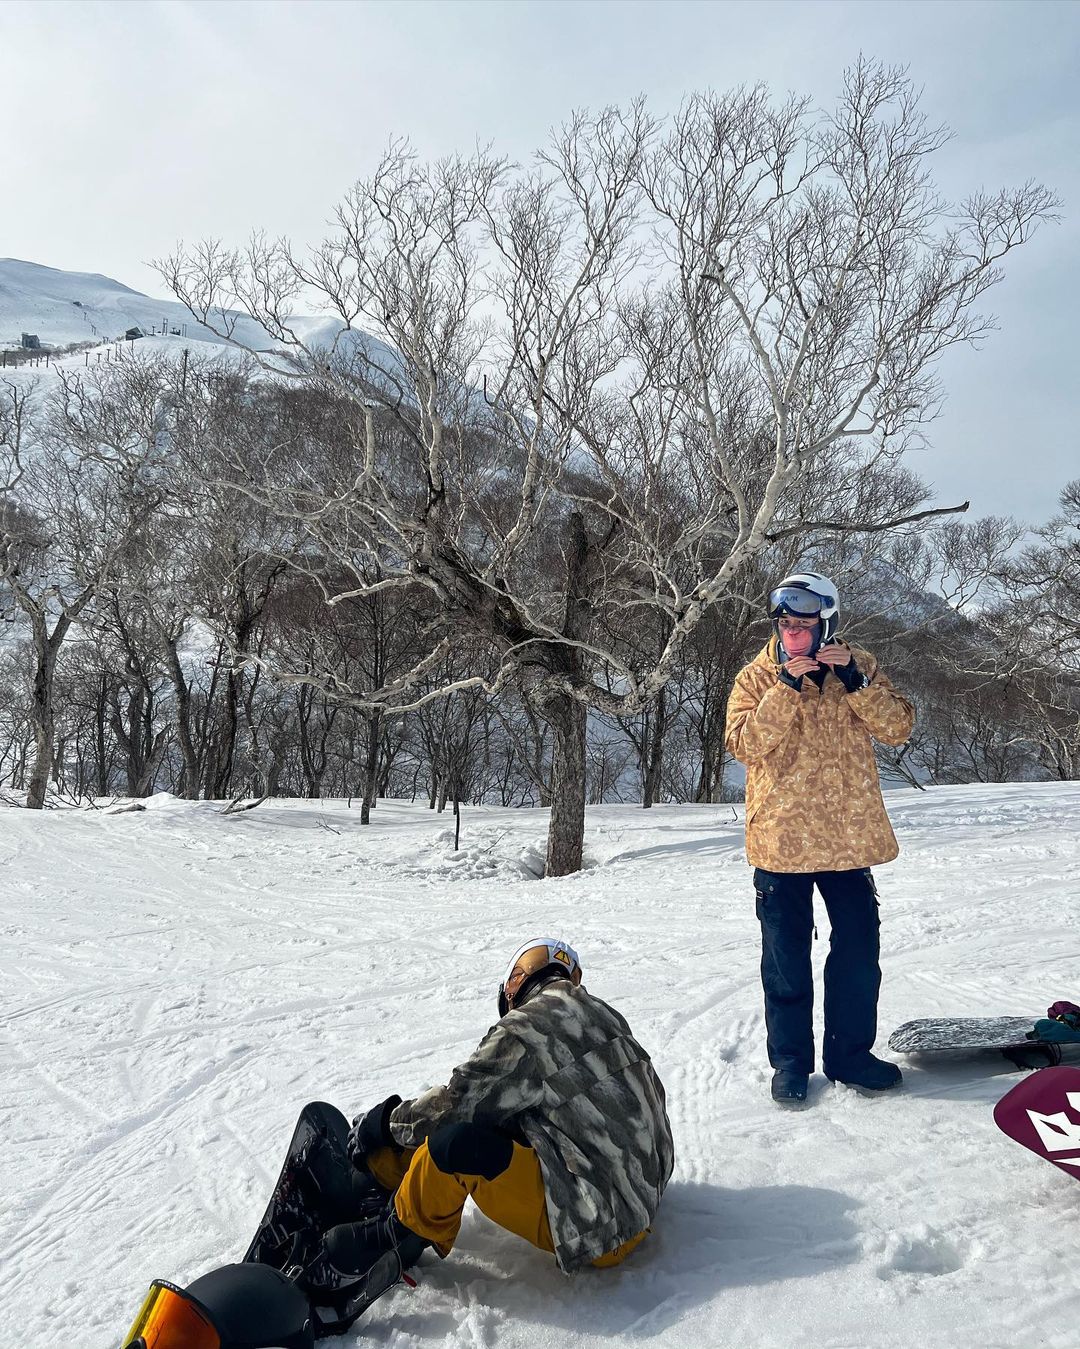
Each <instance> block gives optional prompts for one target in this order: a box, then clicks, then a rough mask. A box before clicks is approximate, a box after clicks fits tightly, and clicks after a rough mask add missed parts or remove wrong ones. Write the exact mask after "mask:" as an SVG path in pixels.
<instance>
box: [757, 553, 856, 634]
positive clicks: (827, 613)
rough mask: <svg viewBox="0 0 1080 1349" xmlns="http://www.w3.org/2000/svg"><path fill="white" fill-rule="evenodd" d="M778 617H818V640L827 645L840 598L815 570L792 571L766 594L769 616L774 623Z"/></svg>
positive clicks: (836, 619)
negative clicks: (819, 631)
mask: <svg viewBox="0 0 1080 1349" xmlns="http://www.w3.org/2000/svg"><path fill="white" fill-rule="evenodd" d="M781 614H794V615H795V616H796V617H797V618H812V617H815V616H816V617H819V618H820V619H821V640H822V642H823V643H824V642H827V641H829V640H830V638H831V637H832V636H833V634H834V633H835V632H836V628H837V624H838V623H839V622H840V596H839V594H838V593H837V589H836V586H834V585H833V583H832V582H831V581H830V580H829V578H828V577H827V576H822V574H821V572H819V571H793V572H792V573H791V574H790V575H789V576H785V577H784V579H783V580H782V581H781V582H780V583H779V584H778V585H777V586H775V587H774V588H773V589H772V590H770V591H769V617H770V618H771V619H772V620H773V622H774V623H775V622H776V620H777V619H778V618H779V617H780V616H781Z"/></svg>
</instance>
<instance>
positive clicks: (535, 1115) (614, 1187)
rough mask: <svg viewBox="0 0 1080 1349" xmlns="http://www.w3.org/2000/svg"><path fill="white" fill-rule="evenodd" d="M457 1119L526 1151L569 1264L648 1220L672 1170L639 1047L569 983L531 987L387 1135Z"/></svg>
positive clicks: (660, 1092) (418, 1139)
mask: <svg viewBox="0 0 1080 1349" xmlns="http://www.w3.org/2000/svg"><path fill="white" fill-rule="evenodd" d="M455 1120H464V1121H468V1120H476V1121H477V1122H478V1123H483V1124H488V1125H492V1126H494V1127H496V1128H503V1129H505V1130H506V1131H507V1132H508V1133H510V1134H511V1135H513V1136H516V1137H517V1138H519V1140H520V1141H522V1142H524V1143H527V1144H528V1145H529V1146H530V1147H531V1148H533V1149H534V1150H535V1152H536V1157H537V1160H538V1161H539V1163H540V1171H541V1174H542V1175H543V1178H544V1193H545V1197H546V1200H547V1212H548V1221H549V1223H550V1224H551V1236H552V1240H553V1242H554V1243H555V1258H556V1260H557V1261H558V1262H559V1265H560V1267H561V1268H562V1269H564V1270H566V1271H570V1270H574V1269H577V1268H579V1267H580V1266H582V1265H588V1264H590V1263H591V1262H592V1261H593V1260H595V1259H596V1258H597V1257H598V1256H601V1255H606V1254H607V1252H608V1251H613V1250H614V1249H615V1248H616V1247H617V1246H621V1245H622V1243H623V1242H624V1241H629V1240H630V1238H631V1237H634V1236H637V1234H638V1233H639V1232H641V1231H643V1230H644V1228H646V1227H648V1226H649V1224H650V1223H651V1222H652V1220H653V1218H654V1217H655V1215H656V1210H657V1208H658V1207H659V1204H660V1197H661V1195H662V1194H663V1193H664V1189H665V1187H666V1185H667V1183H668V1180H669V1179H670V1177H671V1172H672V1167H673V1165H674V1148H673V1145H672V1140H671V1126H670V1124H669V1123H668V1116H667V1108H666V1104H665V1098H664V1088H663V1086H662V1085H661V1083H660V1079H659V1078H658V1077H657V1075H656V1072H655V1070H654V1069H653V1066H652V1062H651V1061H650V1059H649V1056H648V1054H646V1052H645V1050H644V1049H642V1047H641V1046H640V1045H639V1044H638V1042H637V1041H636V1040H635V1039H634V1037H633V1036H632V1035H631V1034H630V1027H629V1026H628V1025H627V1024H626V1022H625V1020H624V1019H623V1018H622V1017H621V1016H620V1015H619V1013H618V1012H616V1011H615V1009H614V1008H613V1007H609V1006H608V1004H607V1003H606V1002H601V1000H600V999H599V998H594V997H593V996H592V995H591V994H589V993H587V992H586V990H585V989H584V988H575V987H574V986H573V984H571V983H570V981H569V980H568V979H561V978H557V977H556V978H553V979H551V980H548V981H546V982H542V983H540V984H539V985H538V986H537V987H535V988H534V989H533V990H532V991H531V992H529V993H528V994H527V995H526V997H525V999H524V1001H523V1002H522V1003H520V1004H519V1005H518V1006H517V1007H515V1008H514V1009H513V1010H512V1011H510V1012H508V1013H507V1014H506V1016H504V1017H503V1018H502V1020H500V1021H498V1022H496V1024H495V1025H494V1026H492V1028H491V1029H490V1030H489V1031H488V1033H487V1035H485V1036H484V1038H483V1040H482V1041H481V1042H480V1044H479V1046H478V1047H477V1049H476V1050H475V1052H474V1053H473V1054H472V1056H471V1057H470V1058H469V1059H468V1060H467V1061H466V1062H465V1063H463V1064H461V1065H460V1067H458V1068H455V1069H454V1071H453V1073H452V1075H451V1077H450V1081H449V1082H448V1083H447V1084H446V1086H444V1087H432V1089H431V1090H430V1091H426V1092H424V1094H423V1095H422V1096H418V1097H416V1098H415V1100H412V1101H403V1102H402V1104H401V1105H399V1106H398V1107H397V1109H396V1110H395V1111H394V1112H393V1114H392V1115H391V1116H390V1132H391V1133H392V1134H393V1136H394V1139H395V1140H396V1141H397V1142H398V1143H399V1144H400V1145H401V1146H402V1147H406V1148H415V1147H419V1145H420V1144H421V1143H422V1142H423V1141H424V1139H425V1138H427V1136H428V1134H429V1133H433V1132H434V1131H435V1130H436V1129H438V1128H439V1127H440V1126H441V1125H443V1124H449V1123H451V1122H453V1121H455Z"/></svg>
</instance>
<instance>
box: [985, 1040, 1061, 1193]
mask: <svg viewBox="0 0 1080 1349" xmlns="http://www.w3.org/2000/svg"><path fill="white" fill-rule="evenodd" d="M994 1123H995V1124H996V1125H997V1127H998V1128H999V1129H1000V1130H1001V1131H1002V1133H1004V1134H1006V1135H1008V1137H1009V1138H1011V1139H1013V1141H1014V1142H1016V1143H1019V1144H1020V1146H1021V1147H1024V1148H1028V1149H1029V1150H1030V1151H1031V1152H1033V1153H1034V1154H1035V1155H1036V1157H1042V1158H1044V1159H1045V1160H1046V1161H1048V1162H1050V1163H1051V1164H1052V1165H1053V1166H1056V1167H1058V1168H1059V1170H1061V1171H1064V1172H1065V1174H1066V1175H1067V1176H1072V1177H1073V1179H1074V1180H1080V1068H1071V1067H1069V1068H1048V1069H1047V1070H1046V1071H1045V1072H1042V1073H1036V1074H1035V1075H1034V1077H1029V1078H1027V1079H1026V1081H1024V1082H1020V1083H1018V1084H1017V1085H1016V1086H1015V1087H1013V1089H1012V1091H1010V1092H1009V1093H1008V1094H1007V1095H1005V1096H1003V1097H1002V1098H1001V1100H1000V1101H998V1103H997V1105H996V1106H995V1107H994Z"/></svg>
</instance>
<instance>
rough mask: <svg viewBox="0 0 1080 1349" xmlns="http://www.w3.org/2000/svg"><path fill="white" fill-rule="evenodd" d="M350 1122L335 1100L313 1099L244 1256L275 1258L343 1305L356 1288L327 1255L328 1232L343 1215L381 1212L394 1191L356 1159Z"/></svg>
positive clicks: (258, 1260)
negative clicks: (324, 1252) (350, 1146)
mask: <svg viewBox="0 0 1080 1349" xmlns="http://www.w3.org/2000/svg"><path fill="white" fill-rule="evenodd" d="M348 1137H349V1122H348V1120H347V1119H346V1118H345V1116H344V1115H343V1114H342V1113H341V1111H340V1110H338V1109H337V1108H336V1107H335V1106H332V1105H327V1104H326V1102H325V1101H313V1102H311V1103H310V1104H309V1105H306V1106H304V1108H303V1110H301V1112H300V1118H299V1119H298V1120H297V1121H296V1128H295V1129H294V1130H293V1135H292V1139H291V1140H290V1142H289V1147H288V1151H287V1152H286V1154H285V1160H284V1162H283V1163H282V1167H281V1173H280V1175H279V1176H278V1179H277V1184H276V1185H275V1186H274V1189H273V1191H272V1193H271V1195H270V1201H269V1203H268V1204H267V1206H266V1211H265V1212H264V1213H263V1216H262V1219H261V1221H260V1223H259V1225H258V1227H257V1228H256V1231H255V1235H254V1236H253V1237H252V1239H251V1243H250V1244H249V1246H248V1248H247V1251H246V1252H245V1254H244V1259H243V1263H245V1264H257V1265H270V1266H271V1267H272V1268H274V1269H277V1270H280V1271H281V1272H282V1273H284V1274H286V1275H287V1276H288V1277H289V1278H290V1279H292V1280H293V1281H294V1282H295V1283H296V1284H297V1286H298V1287H299V1288H301V1289H302V1290H303V1291H304V1292H305V1293H306V1294H307V1295H308V1297H309V1298H310V1299H311V1300H312V1302H314V1303H315V1304H316V1305H319V1306H327V1307H333V1308H334V1309H335V1310H341V1309H342V1308H343V1307H344V1305H345V1303H346V1302H347V1301H348V1299H349V1297H350V1296H351V1295H352V1294H354V1293H355V1292H356V1291H357V1290H356V1280H348V1281H343V1279H342V1277H341V1276H340V1275H338V1274H337V1273H336V1271H333V1270H331V1269H330V1268H329V1266H328V1265H327V1263H326V1260H325V1258H324V1257H323V1256H322V1254H321V1252H322V1235H323V1233H324V1232H325V1231H326V1230H327V1229H328V1228H330V1227H333V1226H335V1224H337V1223H344V1222H360V1221H362V1220H363V1219H365V1218H372V1217H375V1216H377V1215H378V1214H379V1213H381V1212H382V1211H383V1210H384V1209H385V1207H386V1202H387V1198H388V1196H387V1194H386V1191H385V1190H383V1189H382V1188H381V1186H379V1185H378V1184H377V1183H376V1182H375V1181H374V1180H373V1179H372V1178H371V1177H370V1176H369V1175H367V1174H366V1173H365V1172H363V1171H358V1170H357V1169H356V1167H354V1166H353V1164H352V1161H351V1160H350V1158H349V1154H348V1148H347V1143H348Z"/></svg>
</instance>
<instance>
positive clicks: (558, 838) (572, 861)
mask: <svg viewBox="0 0 1080 1349" xmlns="http://www.w3.org/2000/svg"><path fill="white" fill-rule="evenodd" d="M588 715H589V714H588V709H587V708H586V706H585V704H584V703H582V702H579V701H578V699H576V698H571V697H569V696H568V695H564V696H563V697H561V698H559V699H555V700H552V701H551V702H549V703H548V704H547V705H546V706H545V708H544V718H545V720H546V721H547V723H548V725H549V726H550V727H551V729H552V731H553V733H554V738H555V749H554V761H553V765H552V773H551V817H550V820H549V823H548V840H547V862H546V863H545V866H544V874H545V876H569V875H571V874H572V873H573V872H575V871H580V870H581V853H582V848H583V846H584V842H585V731H586V727H587V724H588Z"/></svg>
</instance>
